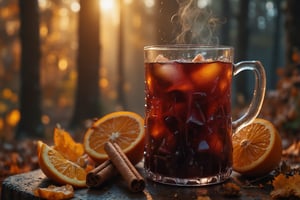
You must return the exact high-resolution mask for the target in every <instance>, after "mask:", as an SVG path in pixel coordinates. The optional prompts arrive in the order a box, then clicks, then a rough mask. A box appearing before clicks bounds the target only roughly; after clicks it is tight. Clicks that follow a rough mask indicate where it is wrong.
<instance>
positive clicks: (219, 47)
mask: <svg viewBox="0 0 300 200" xmlns="http://www.w3.org/2000/svg"><path fill="white" fill-rule="evenodd" d="M183 49H186V50H233V49H234V48H233V47H232V46H226V45H204V44H157V45H147V46H144V50H183Z"/></svg>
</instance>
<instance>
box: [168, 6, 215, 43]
mask: <svg viewBox="0 0 300 200" xmlns="http://www.w3.org/2000/svg"><path fill="white" fill-rule="evenodd" d="M177 2H178V4H179V10H178V13H177V14H176V15H174V16H173V17H172V21H177V23H179V24H180V26H181V33H180V34H179V35H178V36H177V37H176V42H177V43H178V44H184V43H185V44H196V43H197V44H206V45H212V44H215V45H216V44H218V43H219V42H218V37H216V36H215V35H214V34H215V31H216V27H217V25H218V24H219V23H220V21H219V20H218V19H217V18H215V17H213V14H212V12H211V11H210V10H208V9H207V8H200V6H199V5H198V2H197V0H177Z"/></svg>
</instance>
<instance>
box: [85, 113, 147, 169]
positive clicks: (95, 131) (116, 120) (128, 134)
mask: <svg viewBox="0 0 300 200" xmlns="http://www.w3.org/2000/svg"><path fill="white" fill-rule="evenodd" d="M144 138H145V131H144V119H143V118H142V117H141V116H140V115H138V114H137V113H134V112H128V111H118V112H113V113H110V114H107V115H105V116H104V117H102V118H100V119H98V120H97V121H95V122H94V123H93V124H92V126H91V127H90V128H89V129H88V130H87V131H86V133H85V136H84V142H83V145H84V149H85V152H86V153H87V154H88V155H89V156H90V157H91V158H92V159H93V160H94V161H96V162H97V163H98V164H101V163H103V162H104V161H106V160H107V159H108V156H107V154H106V152H105V150H104V144H105V143H106V142H107V141H111V142H116V143H117V144H118V145H119V146H120V147H121V149H122V150H123V152H124V153H125V154H126V155H127V157H128V159H129V160H130V161H131V162H132V164H134V165H135V164H137V163H138V162H139V161H141V159H142V158H143V154H144V142H145V141H144Z"/></svg>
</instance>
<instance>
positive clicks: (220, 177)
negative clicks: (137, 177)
mask: <svg viewBox="0 0 300 200" xmlns="http://www.w3.org/2000/svg"><path fill="white" fill-rule="evenodd" d="M231 173H232V169H231V168H229V169H228V170H227V171H226V172H224V173H220V174H217V175H214V176H208V177H194V178H176V177H168V176H164V175H161V174H157V173H153V172H152V171H150V170H147V169H145V174H146V177H147V178H148V179H150V180H152V181H154V182H158V183H162V184H166V185H174V186H207V185H214V184H219V183H223V182H224V181H226V180H228V179H229V178H230V175H231Z"/></svg>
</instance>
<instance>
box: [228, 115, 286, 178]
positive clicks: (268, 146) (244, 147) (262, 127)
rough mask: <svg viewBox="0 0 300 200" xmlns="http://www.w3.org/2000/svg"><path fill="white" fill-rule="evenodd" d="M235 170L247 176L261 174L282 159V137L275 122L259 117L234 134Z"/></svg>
mask: <svg viewBox="0 0 300 200" xmlns="http://www.w3.org/2000/svg"><path fill="white" fill-rule="evenodd" d="M232 143H233V170H235V171H237V172H239V173H241V174H243V175H246V176H261V175H265V174H267V173H269V172H270V171H272V170H273V169H274V168H276V167H277V166H278V164H279V162H280V160H281V153H282V146H281V138H280V135H279V133H278V131H277V130H276V128H275V127H274V126H273V124H272V123H271V122H269V121H267V120H265V119H260V118H257V119H255V120H254V121H253V123H251V124H250V125H248V126H246V127H244V128H242V129H241V130H240V131H238V132H237V133H236V134H234V135H233V139H232Z"/></svg>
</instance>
